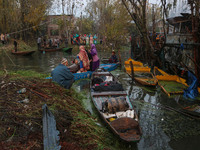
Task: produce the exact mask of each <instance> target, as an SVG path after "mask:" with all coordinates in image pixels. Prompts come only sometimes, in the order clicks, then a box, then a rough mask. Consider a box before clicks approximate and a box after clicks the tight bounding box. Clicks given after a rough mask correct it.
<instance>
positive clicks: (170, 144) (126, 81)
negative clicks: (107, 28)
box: [0, 50, 200, 150]
mask: <svg viewBox="0 0 200 150" xmlns="http://www.w3.org/2000/svg"><path fill="white" fill-rule="evenodd" d="M77 53H78V52H75V51H73V53H72V54H71V55H68V54H64V53H63V52H49V53H45V54H43V53H41V52H36V53H34V54H33V55H32V56H26V57H25V56H15V55H11V54H10V53H8V52H7V54H5V53H4V52H3V51H2V52H0V60H1V64H0V68H1V69H2V68H3V66H6V68H7V69H8V70H17V69H25V70H28V69H31V70H35V71H38V72H43V73H50V72H51V71H52V70H53V68H55V67H56V66H57V65H58V64H59V63H60V60H61V58H62V57H63V56H66V57H67V58H68V60H69V61H72V60H73V58H75V57H76V55H77ZM98 54H99V57H100V58H103V57H108V56H110V52H106V51H98ZM121 56H122V57H121V58H122V62H123V61H124V60H126V59H127V58H129V56H130V53H129V51H128V50H124V51H123V52H121ZM10 59H11V60H12V61H10ZM112 73H113V74H114V75H115V76H116V77H117V78H118V79H119V80H120V82H121V83H122V84H123V86H124V88H125V89H126V90H127V92H128V93H129V96H130V98H131V100H132V103H133V105H134V106H135V107H136V110H137V112H138V115H139V118H140V125H141V128H142V131H143V136H142V139H141V140H140V142H138V143H137V148H138V150H171V149H174V150H196V149H200V144H199V140H200V121H197V120H195V119H192V118H190V117H187V116H184V115H182V114H180V113H177V112H175V111H173V109H178V110H179V109H180V108H181V106H182V105H185V104H186V103H192V102H188V101H186V100H184V99H183V98H182V97H173V98H169V97H167V96H166V95H165V94H164V93H163V92H162V91H161V89H160V88H159V87H157V88H156V89H148V88H144V87H142V86H139V85H137V84H135V83H132V81H131V79H130V78H129V77H128V75H127V74H126V73H125V72H124V70H123V69H117V70H115V71H113V72H112ZM74 88H75V89H76V90H77V91H84V92H85V93H86V95H87V98H86V99H85V100H84V104H85V108H86V109H87V110H88V111H89V112H91V113H94V111H93V104H92V103H91V100H90V94H89V79H86V80H80V81H78V82H76V83H75V85H74ZM178 99H179V101H178V102H179V103H177V102H176V100H178ZM165 106H170V108H166V107H165ZM127 149H132V148H131V146H129V145H127Z"/></svg>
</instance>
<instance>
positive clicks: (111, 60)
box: [109, 51, 118, 63]
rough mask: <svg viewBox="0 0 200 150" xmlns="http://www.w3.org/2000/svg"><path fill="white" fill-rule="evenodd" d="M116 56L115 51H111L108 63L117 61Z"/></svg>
mask: <svg viewBox="0 0 200 150" xmlns="http://www.w3.org/2000/svg"><path fill="white" fill-rule="evenodd" d="M117 62H118V60H117V56H116V55H115V51H112V56H111V57H110V59H109V63H117Z"/></svg>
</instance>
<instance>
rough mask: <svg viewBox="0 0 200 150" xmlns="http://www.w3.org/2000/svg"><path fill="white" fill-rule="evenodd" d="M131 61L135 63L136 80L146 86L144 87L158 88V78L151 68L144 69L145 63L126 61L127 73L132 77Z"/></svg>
mask: <svg viewBox="0 0 200 150" xmlns="http://www.w3.org/2000/svg"><path fill="white" fill-rule="evenodd" d="M130 61H132V63H133V70H134V79H135V81H136V82H138V83H140V84H142V85H144V86H150V87H156V86H157V84H158V80H157V79H156V77H155V76H154V75H153V73H151V68H149V67H144V66H143V63H141V62H139V61H134V60H133V59H130V58H129V59H128V60H127V61H125V65H124V67H125V70H126V73H127V74H128V75H129V76H130V77H132V74H131V67H130Z"/></svg>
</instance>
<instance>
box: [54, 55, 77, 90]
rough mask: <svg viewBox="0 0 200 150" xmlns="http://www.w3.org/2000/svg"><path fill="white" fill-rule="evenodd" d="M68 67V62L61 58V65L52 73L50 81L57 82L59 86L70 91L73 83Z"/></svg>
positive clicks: (72, 76)
mask: <svg viewBox="0 0 200 150" xmlns="http://www.w3.org/2000/svg"><path fill="white" fill-rule="evenodd" d="M67 66H68V61H67V59H66V58H63V59H62V61H61V64H59V65H58V66H57V67H56V68H55V69H54V70H53V71H52V72H51V76H52V80H53V81H54V82H57V83H58V84H59V85H61V86H62V87H64V88H66V89H70V88H71V86H72V84H73V83H74V81H75V80H74V75H73V74H72V73H71V72H70V70H69V68H68V67H67Z"/></svg>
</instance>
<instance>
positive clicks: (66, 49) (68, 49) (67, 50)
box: [62, 47, 73, 53]
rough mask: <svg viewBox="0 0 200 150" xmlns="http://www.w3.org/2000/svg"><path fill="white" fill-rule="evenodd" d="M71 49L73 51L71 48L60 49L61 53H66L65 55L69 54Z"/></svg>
mask: <svg viewBox="0 0 200 150" xmlns="http://www.w3.org/2000/svg"><path fill="white" fill-rule="evenodd" d="M72 49H73V47H68V48H62V50H63V52H66V53H71V52H72Z"/></svg>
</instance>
